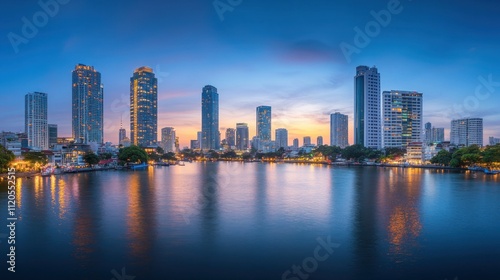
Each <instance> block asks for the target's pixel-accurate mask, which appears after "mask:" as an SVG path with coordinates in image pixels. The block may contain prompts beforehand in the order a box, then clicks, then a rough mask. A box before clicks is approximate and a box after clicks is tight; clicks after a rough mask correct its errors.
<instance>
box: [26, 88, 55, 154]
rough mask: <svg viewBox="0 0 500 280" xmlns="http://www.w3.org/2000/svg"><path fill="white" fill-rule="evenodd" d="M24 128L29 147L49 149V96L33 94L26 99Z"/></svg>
mask: <svg viewBox="0 0 500 280" xmlns="http://www.w3.org/2000/svg"><path fill="white" fill-rule="evenodd" d="M24 102H25V114H24V128H25V132H26V134H27V138H28V146H29V147H30V148H32V149H35V150H47V149H48V148H49V127H48V123H47V94H46V93H43V92H33V93H28V94H26V96H25V98H24Z"/></svg>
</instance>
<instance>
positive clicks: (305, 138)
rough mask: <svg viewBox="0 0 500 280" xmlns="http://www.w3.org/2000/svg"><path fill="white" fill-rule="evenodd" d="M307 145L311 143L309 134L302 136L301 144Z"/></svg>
mask: <svg viewBox="0 0 500 280" xmlns="http://www.w3.org/2000/svg"><path fill="white" fill-rule="evenodd" d="M307 145H311V137H310V136H304V145H303V146H307Z"/></svg>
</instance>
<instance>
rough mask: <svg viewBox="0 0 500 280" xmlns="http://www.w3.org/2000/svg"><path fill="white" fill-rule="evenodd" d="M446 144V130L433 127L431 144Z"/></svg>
mask: <svg viewBox="0 0 500 280" xmlns="http://www.w3.org/2000/svg"><path fill="white" fill-rule="evenodd" d="M442 142H444V128H437V127H433V128H432V130H431V143H442Z"/></svg>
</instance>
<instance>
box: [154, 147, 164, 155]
mask: <svg viewBox="0 0 500 280" xmlns="http://www.w3.org/2000/svg"><path fill="white" fill-rule="evenodd" d="M156 153H157V154H159V155H163V154H164V153H165V150H163V148H162V147H157V148H156Z"/></svg>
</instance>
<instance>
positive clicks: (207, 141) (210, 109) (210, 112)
mask: <svg viewBox="0 0 500 280" xmlns="http://www.w3.org/2000/svg"><path fill="white" fill-rule="evenodd" d="M201 133H202V138H201V148H202V149H209V150H218V149H219V145H220V132H219V94H218V93H217V88H216V87H214V86H211V85H207V86H205V87H204V88H203V90H202V93H201Z"/></svg>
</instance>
